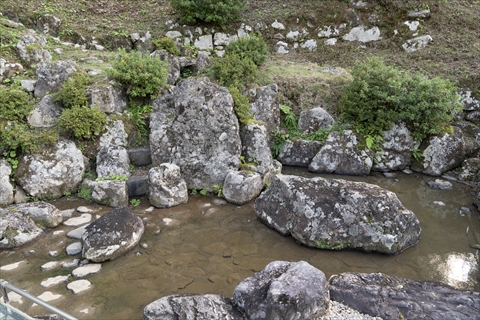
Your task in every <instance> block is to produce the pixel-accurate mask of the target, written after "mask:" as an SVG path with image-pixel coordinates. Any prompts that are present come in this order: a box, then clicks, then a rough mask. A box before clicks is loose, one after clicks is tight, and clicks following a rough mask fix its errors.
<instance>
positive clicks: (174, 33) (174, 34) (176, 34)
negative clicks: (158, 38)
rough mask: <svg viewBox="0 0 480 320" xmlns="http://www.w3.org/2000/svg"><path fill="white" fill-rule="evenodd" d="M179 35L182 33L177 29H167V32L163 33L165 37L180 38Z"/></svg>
mask: <svg viewBox="0 0 480 320" xmlns="http://www.w3.org/2000/svg"><path fill="white" fill-rule="evenodd" d="M181 36H182V34H181V33H180V32H178V31H167V33H165V37H167V38H170V39H177V38H180V37H181Z"/></svg>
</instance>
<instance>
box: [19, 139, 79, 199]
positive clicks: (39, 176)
mask: <svg viewBox="0 0 480 320" xmlns="http://www.w3.org/2000/svg"><path fill="white" fill-rule="evenodd" d="M84 173H85V164H84V161H83V155H82V152H81V151H80V150H78V148H77V146H76V145H75V143H74V142H73V141H70V140H67V139H60V140H59V141H58V142H57V143H56V144H55V145H54V146H53V147H49V148H47V149H45V150H43V151H42V153H34V154H24V155H23V156H21V157H20V160H19V163H18V168H17V172H16V173H15V179H16V181H17V183H18V184H19V185H20V186H21V187H22V188H23V189H24V190H25V191H26V192H27V193H28V194H30V195H32V196H34V197H42V196H50V197H61V196H63V195H64V194H65V193H67V192H71V193H75V192H76V190H77V188H78V185H79V184H80V182H81V181H82V179H83V174H84Z"/></svg>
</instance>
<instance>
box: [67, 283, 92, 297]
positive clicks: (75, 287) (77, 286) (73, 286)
mask: <svg viewBox="0 0 480 320" xmlns="http://www.w3.org/2000/svg"><path fill="white" fill-rule="evenodd" d="M91 287H92V283H91V282H90V281H88V280H84V279H82V280H77V281H72V282H70V283H69V284H67V289H68V290H72V291H73V294H77V293H80V292H83V291H86V290H88V289H90V288H91Z"/></svg>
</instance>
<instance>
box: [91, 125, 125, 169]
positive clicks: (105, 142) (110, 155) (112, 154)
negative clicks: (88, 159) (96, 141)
mask: <svg viewBox="0 0 480 320" xmlns="http://www.w3.org/2000/svg"><path fill="white" fill-rule="evenodd" d="M127 137H128V135H127V133H126V132H125V128H124V125H123V122H122V121H121V120H116V121H114V122H113V123H112V124H110V125H109V126H108V127H107V131H106V132H105V133H104V134H103V135H102V136H101V137H100V150H99V151H98V153H97V168H96V169H97V176H98V177H99V178H108V177H109V176H110V175H112V174H113V175H117V176H124V177H129V176H130V157H129V156H128V152H127V149H126V148H125V146H126V145H127Z"/></svg>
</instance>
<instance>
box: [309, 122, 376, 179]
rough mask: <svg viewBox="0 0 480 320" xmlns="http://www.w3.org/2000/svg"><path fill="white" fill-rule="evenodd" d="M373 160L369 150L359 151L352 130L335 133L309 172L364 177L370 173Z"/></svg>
mask: <svg viewBox="0 0 480 320" xmlns="http://www.w3.org/2000/svg"><path fill="white" fill-rule="evenodd" d="M372 164H373V161H372V158H371V157H370V155H369V151H368V149H363V150H359V143H358V141H357V137H356V136H355V134H354V133H353V132H352V131H351V130H344V131H343V134H339V133H338V132H333V133H332V134H330V135H329V136H328V138H327V140H326V141H325V144H324V145H323V147H322V148H321V149H320V151H319V152H318V153H317V154H316V155H315V157H314V158H313V159H312V162H311V163H310V165H309V166H308V171H311V172H316V173H336V174H349V175H358V176H363V175H367V174H369V173H370V169H371V168H372Z"/></svg>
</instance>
